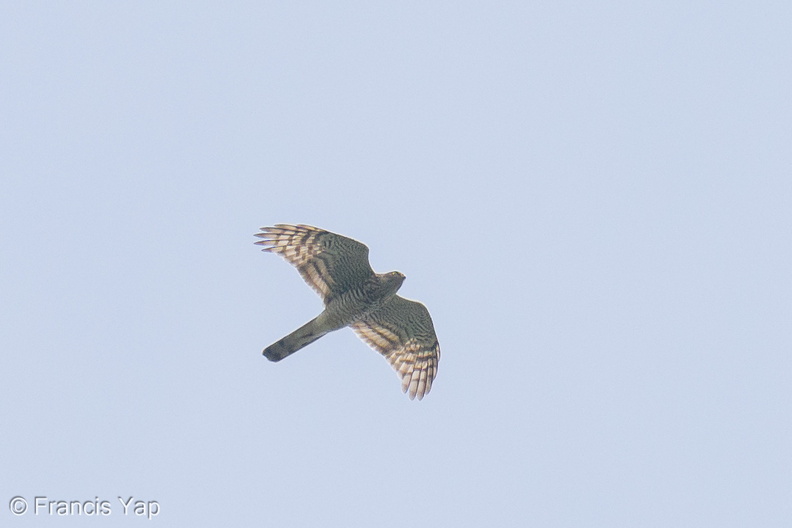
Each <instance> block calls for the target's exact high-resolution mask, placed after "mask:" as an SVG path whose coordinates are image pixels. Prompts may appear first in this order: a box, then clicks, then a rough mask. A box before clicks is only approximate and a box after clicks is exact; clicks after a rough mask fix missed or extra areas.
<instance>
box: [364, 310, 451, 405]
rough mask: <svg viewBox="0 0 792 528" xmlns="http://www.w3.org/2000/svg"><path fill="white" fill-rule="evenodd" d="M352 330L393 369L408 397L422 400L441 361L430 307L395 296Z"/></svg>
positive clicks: (430, 386) (430, 387)
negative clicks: (428, 308)
mask: <svg viewBox="0 0 792 528" xmlns="http://www.w3.org/2000/svg"><path fill="white" fill-rule="evenodd" d="M351 326H352V329H353V330H354V331H355V333H357V335H358V336H360V338H361V339H363V341H365V342H366V343H368V344H369V346H371V347H372V348H373V349H375V350H376V351H377V352H379V353H380V354H382V355H383V356H385V359H387V360H388V362H389V363H390V364H391V366H392V367H393V368H394V370H396V372H397V373H398V375H399V377H401V380H402V390H403V391H404V392H407V391H408V390H409V396H410V399H413V398H415V397H418V399H419V400H420V399H422V398H423V397H424V396H425V395H427V394H428V393H429V391H430V390H431V389H432V381H434V378H435V376H436V375H437V363H438V362H439V361H440V345H439V344H438V342H437V335H436V334H435V331H434V325H433V324H432V318H431V317H430V316H429V310H427V309H426V307H425V306H424V305H423V304H421V303H419V302H415V301H410V300H407V299H405V298H403V297H399V296H398V295H395V296H393V297H392V298H391V300H389V301H388V302H387V303H385V304H384V305H383V306H382V307H381V308H379V309H378V310H376V311H374V312H371V313H370V314H369V315H367V316H366V317H364V318H363V319H361V320H360V321H358V322H356V323H353V324H352V325H351Z"/></svg>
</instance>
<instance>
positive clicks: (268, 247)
mask: <svg viewBox="0 0 792 528" xmlns="http://www.w3.org/2000/svg"><path fill="white" fill-rule="evenodd" d="M256 236H257V237H259V238H261V240H259V241H258V242H256V244H258V245H261V246H263V249H262V251H268V252H271V253H277V254H279V255H280V256H282V257H283V258H285V259H286V260H287V261H288V262H289V263H290V264H291V265H293V266H294V267H296V268H297V270H298V271H299V272H300V275H302V278H303V279H305V282H307V283H308V285H309V286H311V287H312V288H313V289H314V290H316V292H317V293H318V294H319V295H320V296H321V297H322V300H323V301H324V305H325V308H324V311H322V313H320V314H319V315H318V316H317V317H315V318H314V319H311V320H310V321H308V322H307V323H305V324H304V325H303V326H301V327H300V328H298V329H297V330H295V331H294V332H292V333H291V334H289V335H287V336H286V337H284V338H283V339H279V340H278V341H276V342H275V343H273V344H272V345H270V346H268V347H267V348H265V349H264V356H266V358H267V359H269V360H270V361H280V360H281V359H283V358H285V357H286V356H289V355H291V354H293V353H295V352H297V351H298V350H300V349H301V348H303V347H305V346H307V345H309V344H311V343H313V342H314V341H316V340H317V339H319V338H320V337H322V336H323V335H325V334H327V333H328V332H332V331H333V330H338V329H340V328H344V327H345V326H349V327H351V328H352V329H353V330H354V331H355V333H357V335H358V336H359V337H360V338H361V339H362V340H363V341H365V342H366V343H367V344H368V345H369V346H371V347H372V348H373V349H374V350H376V351H377V352H379V353H380V354H382V355H383V356H385V359H387V360H388V362H389V363H390V364H391V366H392V367H393V368H394V369H395V370H396V372H397V373H398V375H399V377H400V378H401V381H402V391H404V392H406V393H408V395H409V397H410V399H414V398H418V399H419V400H420V399H422V398H423V397H424V396H425V395H427V394H428V393H429V391H430V390H431V388H432V381H434V378H435V376H436V375H437V363H438V361H439V360H440V346H439V344H438V342H437V335H436V334H435V331H434V325H433V324H432V318H431V317H430V316H429V311H428V310H427V309H426V307H425V306H424V305H423V304H421V303H419V302H416V301H410V300H408V299H405V298H404V297H400V296H398V295H396V292H397V291H398V289H399V288H400V287H401V285H402V282H404V278H405V277H404V275H403V274H402V273H400V272H398V271H391V272H390V273H374V270H373V269H371V265H370V264H369V261H368V252H369V249H368V247H367V246H366V245H365V244H362V243H360V242H358V241H357V240H353V239H351V238H347V237H345V236H341V235H337V234H335V233H331V232H329V231H325V230H323V229H318V228H316V227H311V226H308V225H302V224H300V225H288V224H276V225H275V226H274V227H262V228H261V232H260V233H257V234H256Z"/></svg>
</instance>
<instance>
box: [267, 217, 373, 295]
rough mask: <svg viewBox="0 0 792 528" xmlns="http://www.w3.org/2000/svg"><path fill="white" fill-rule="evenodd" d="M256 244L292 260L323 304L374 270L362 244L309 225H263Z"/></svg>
mask: <svg viewBox="0 0 792 528" xmlns="http://www.w3.org/2000/svg"><path fill="white" fill-rule="evenodd" d="M256 236H257V237H259V238H261V240H259V241H258V242H256V244H259V245H261V246H264V248H263V249H262V251H270V252H272V253H277V254H279V255H280V256H282V257H283V258H285V259H286V260H287V261H289V263H291V264H292V265H293V266H294V267H296V268H297V270H298V271H299V272H300V275H302V278H303V279H305V282H307V283H308V284H309V285H310V286H311V287H312V288H313V289H314V290H316V291H317V293H319V295H321V296H322V299H324V301H325V304H327V303H328V302H329V301H330V300H331V299H332V298H333V297H335V296H336V295H339V294H340V293H343V292H345V291H347V290H349V289H350V288H352V287H354V286H355V285H358V284H360V283H361V282H363V281H365V280H366V279H367V278H369V277H370V276H371V275H373V274H374V270H372V269H371V266H370V265H369V261H368V247H367V246H366V245H365V244H362V243H360V242H358V241H357V240H353V239H351V238H347V237H345V236H341V235H337V234H335V233H331V232H329V231H325V230H323V229H318V228H316V227H312V226H308V225H302V224H301V225H287V224H276V225H275V226H274V227H262V228H261V233H257V234H256Z"/></svg>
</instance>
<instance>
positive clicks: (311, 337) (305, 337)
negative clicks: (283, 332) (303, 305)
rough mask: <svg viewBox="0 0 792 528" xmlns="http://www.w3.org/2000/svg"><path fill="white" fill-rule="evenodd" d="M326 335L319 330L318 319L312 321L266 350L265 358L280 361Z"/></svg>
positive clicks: (325, 331)
mask: <svg viewBox="0 0 792 528" xmlns="http://www.w3.org/2000/svg"><path fill="white" fill-rule="evenodd" d="M326 333H327V330H322V329H321V328H319V325H318V324H317V323H316V319H312V320H310V321H308V322H307V323H305V324H304V325H302V326H301V327H300V328H298V329H297V330H295V331H294V332H292V333H291V334H289V335H287V336H286V337H284V338H283V339H279V340H278V341H276V342H275V343H273V344H271V345H270V346H268V347H267V348H265V349H264V356H265V357H266V358H267V359H269V360H270V361H280V360H281V359H283V358H285V357H286V356H290V355H292V354H294V353H295V352H297V351H298V350H300V349H301V348H303V347H305V346H308V345H310V344H311V343H313V342H314V341H316V340H317V339H319V338H320V337H322V336H323V335H325V334H326Z"/></svg>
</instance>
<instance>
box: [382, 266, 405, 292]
mask: <svg viewBox="0 0 792 528" xmlns="http://www.w3.org/2000/svg"><path fill="white" fill-rule="evenodd" d="M406 278H407V277H405V276H404V273H402V272H400V271H391V272H390V273H386V274H385V275H384V276H383V281H382V283H383V286H384V287H385V291H386V295H393V294H395V293H396V292H397V291H399V288H401V285H402V282H404V279H406Z"/></svg>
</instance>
